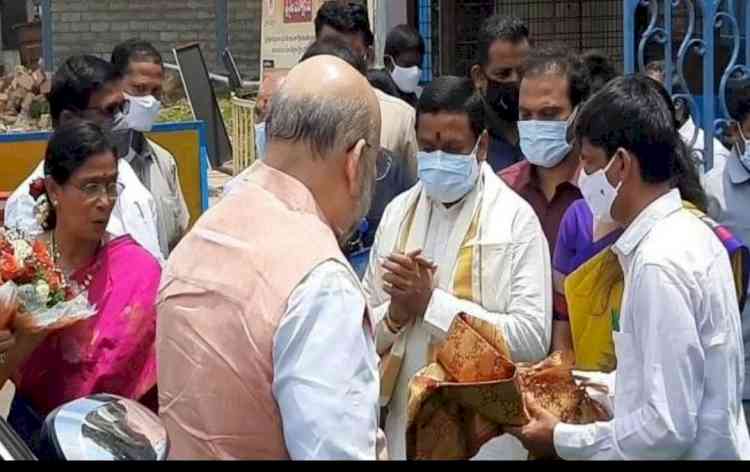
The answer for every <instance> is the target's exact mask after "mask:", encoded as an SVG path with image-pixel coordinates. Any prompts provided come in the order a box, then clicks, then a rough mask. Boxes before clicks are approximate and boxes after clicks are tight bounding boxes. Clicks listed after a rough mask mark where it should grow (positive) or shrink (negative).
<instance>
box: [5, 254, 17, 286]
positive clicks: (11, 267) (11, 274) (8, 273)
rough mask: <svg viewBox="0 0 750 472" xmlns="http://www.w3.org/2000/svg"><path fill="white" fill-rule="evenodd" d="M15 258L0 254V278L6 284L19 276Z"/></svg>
mask: <svg viewBox="0 0 750 472" xmlns="http://www.w3.org/2000/svg"><path fill="white" fill-rule="evenodd" d="M21 272H22V271H21V267H19V265H18V262H17V261H16V258H15V257H13V256H12V255H9V254H0V278H1V279H2V280H3V281H4V282H7V281H9V280H15V279H16V277H18V276H19V275H20V274H21Z"/></svg>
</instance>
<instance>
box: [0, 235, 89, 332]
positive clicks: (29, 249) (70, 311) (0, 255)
mask: <svg viewBox="0 0 750 472" xmlns="http://www.w3.org/2000/svg"><path fill="white" fill-rule="evenodd" d="M94 314H96V309H95V308H94V307H93V306H92V305H91V304H89V302H88V299H87V293H85V291H80V292H78V291H76V290H75V289H74V288H73V287H72V286H71V285H69V284H67V283H66V282H65V277H64V276H63V274H62V272H61V271H60V270H59V269H58V268H57V267H55V264H54V261H53V259H52V257H51V256H50V253H49V249H48V248H47V245H46V244H45V243H44V242H42V241H40V240H33V239H31V238H29V237H27V236H26V235H24V234H23V233H22V232H20V231H16V230H3V229H0V329H3V328H5V327H8V326H11V325H12V326H13V328H14V329H20V330H24V331H43V330H44V331H47V330H56V329H60V328H64V327H66V326H69V325H71V324H73V323H76V322H78V321H80V320H83V319H86V318H90V317H91V316H93V315H94Z"/></svg>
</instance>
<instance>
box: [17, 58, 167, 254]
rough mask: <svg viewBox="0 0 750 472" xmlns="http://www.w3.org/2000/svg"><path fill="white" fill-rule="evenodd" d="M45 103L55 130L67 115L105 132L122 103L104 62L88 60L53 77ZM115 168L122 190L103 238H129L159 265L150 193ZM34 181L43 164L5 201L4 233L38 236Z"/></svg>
mask: <svg viewBox="0 0 750 472" xmlns="http://www.w3.org/2000/svg"><path fill="white" fill-rule="evenodd" d="M47 100H48V101H49V105H50V114H51V115H52V124H53V126H57V125H58V124H59V122H60V119H61V116H62V115H63V114H68V115H76V116H79V117H81V118H87V119H92V120H95V121H98V122H101V123H102V124H103V125H105V126H110V127H111V126H112V123H113V120H114V119H115V116H117V115H120V114H121V113H122V108H123V104H124V103H125V97H124V96H123V94H122V77H121V76H120V75H119V74H118V73H117V71H116V69H115V68H114V67H113V66H112V64H110V63H109V62H107V61H105V60H102V59H99V58H97V57H94V56H73V57H71V58H69V59H68V60H67V61H65V63H64V64H63V65H61V66H60V68H59V69H58V70H57V71H56V72H55V75H54V76H53V78H52V90H51V91H50V93H49V95H48V96H47ZM41 157H42V156H40V158H41ZM117 167H118V177H117V178H118V181H119V182H120V183H122V184H123V187H124V189H123V192H122V194H120V197H119V198H118V199H117V203H116V204H115V208H114V210H113V211H112V216H111V218H110V220H109V224H108V226H107V232H109V233H110V234H111V235H113V236H121V235H123V234H130V235H131V236H132V237H133V239H135V240H136V241H137V242H138V243H139V244H140V245H141V246H143V248H144V249H146V250H147V251H149V253H151V255H153V256H154V257H155V258H156V259H157V260H159V261H160V262H163V261H164V257H163V256H162V252H161V249H160V247H159V239H158V236H157V226H156V210H155V208H156V207H155V203H154V199H153V197H152V196H151V192H149V191H148V190H147V189H146V188H145V187H144V186H143V185H142V184H141V182H140V180H139V179H138V177H137V176H136V175H135V172H133V169H132V168H131V167H130V165H129V164H128V163H127V162H125V161H124V160H123V159H118V162H117ZM40 177H44V161H43V160H42V161H41V162H40V163H39V165H38V166H37V167H36V169H34V171H33V172H32V173H31V175H30V176H29V177H28V178H27V179H26V180H25V181H24V182H23V183H22V184H21V185H20V186H19V187H18V188H17V189H16V190H15V191H14V192H13V194H12V195H11V196H10V198H9V199H8V201H7V203H6V205H5V225H6V226H7V227H9V228H20V229H22V230H24V231H26V232H28V233H30V234H32V235H36V234H41V233H42V232H43V228H42V227H41V225H40V224H39V223H38V222H37V221H36V217H35V215H34V207H35V201H34V199H33V198H32V197H31V195H30V194H29V185H30V184H31V182H32V181H34V180H35V179H37V178H40Z"/></svg>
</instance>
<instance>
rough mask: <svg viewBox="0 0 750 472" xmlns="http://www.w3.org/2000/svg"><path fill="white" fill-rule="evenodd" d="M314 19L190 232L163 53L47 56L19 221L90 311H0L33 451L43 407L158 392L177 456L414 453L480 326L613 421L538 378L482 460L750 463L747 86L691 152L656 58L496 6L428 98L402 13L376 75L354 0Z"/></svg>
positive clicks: (18, 410)
mask: <svg viewBox="0 0 750 472" xmlns="http://www.w3.org/2000/svg"><path fill="white" fill-rule="evenodd" d="M478 26H479V25H478ZM315 37H316V39H315V41H314V42H313V43H312V44H311V45H310V46H309V48H308V49H307V51H306V52H305V54H304V55H303V56H302V57H301V58H300V61H299V63H298V65H296V66H295V67H294V68H292V69H291V70H290V71H288V72H277V73H275V74H272V75H269V76H267V77H266V78H265V79H264V81H263V83H262V85H261V87H260V90H259V95H258V99H257V101H256V110H255V119H256V132H255V136H256V149H257V155H258V157H259V159H258V161H257V162H256V163H255V164H253V165H252V166H251V167H250V168H248V169H247V170H245V171H243V172H242V173H240V174H239V175H238V176H237V177H235V178H234V179H233V180H232V181H231V182H230V183H229V184H228V185H227V187H226V192H225V196H224V197H223V198H222V199H221V200H220V201H219V202H218V203H217V204H216V205H215V206H214V207H212V208H210V209H209V210H208V211H207V212H206V213H205V214H204V215H202V216H201V218H200V219H198V221H197V223H195V224H194V226H193V227H192V228H190V229H188V222H189V220H190V217H189V214H188V211H187V207H186V205H185V200H184V198H183V195H182V190H181V189H180V184H179V176H178V170H177V165H176V162H175V159H174V157H173V156H172V155H171V154H170V153H169V152H168V151H167V150H165V149H164V148H162V147H160V146H159V145H158V144H157V143H155V142H153V141H151V140H149V139H148V138H147V137H146V135H145V134H144V133H147V132H148V131H149V130H150V129H151V127H152V125H153V123H154V121H155V119H156V117H157V115H158V113H159V110H160V101H159V98H160V93H161V82H162V80H163V75H164V71H163V66H162V60H161V56H160V55H159V53H158V51H156V50H155V49H154V48H153V46H151V45H150V44H148V43H147V42H143V41H139V40H131V41H127V42H125V43H123V44H122V45H119V46H117V48H115V50H114V52H113V54H112V60H111V61H110V62H107V61H105V60H102V59H98V58H96V57H93V56H75V57H71V58H70V59H68V60H67V61H65V62H64V63H63V64H62V65H61V66H60V68H59V69H58V70H57V71H56V73H55V74H54V77H53V81H52V90H51V92H50V93H49V96H48V100H49V104H50V110H51V113H52V118H53V123H54V127H55V130H54V133H53V135H52V137H51V139H50V141H49V143H48V146H47V151H46V154H45V156H44V160H43V162H42V163H40V165H39V167H38V168H37V169H35V170H34V171H33V173H32V174H31V175H30V176H29V177H28V179H27V180H26V181H25V182H23V183H22V184H21V185H20V186H19V188H18V189H17V190H16V191H15V192H14V193H13V195H12V196H11V198H10V200H9V201H8V203H7V206H6V220H5V226H6V227H8V228H19V229H22V230H24V231H25V232H27V233H29V234H32V235H34V236H35V237H38V238H40V239H41V240H42V241H44V242H45V243H46V244H48V246H49V247H50V249H51V253H52V254H53V255H54V258H55V262H56V264H57V265H58V266H59V267H60V268H61V269H62V270H63V272H64V274H65V276H66V278H67V279H69V280H72V281H75V282H76V283H78V284H80V285H82V286H84V287H85V288H87V290H88V297H89V301H90V302H91V303H92V304H94V305H95V306H96V307H97V315H96V316H94V317H93V318H90V319H88V320H85V321H81V322H79V323H77V324H75V325H73V326H71V327H67V328H64V329H60V330H56V331H53V332H47V331H35V332H25V331H24V330H23V329H16V328H13V327H8V328H6V330H4V331H0V386H2V385H3V384H4V383H5V382H6V381H9V380H10V381H13V382H14V384H15V385H16V388H17V392H16V395H15V398H14V400H13V404H12V406H11V412H10V416H9V422H10V424H11V425H12V426H13V427H14V428H15V429H16V430H17V431H18V432H19V433H20V434H21V435H22V436H23V438H24V440H25V441H27V443H28V444H29V445H30V446H31V447H32V448H34V447H35V445H36V444H37V441H38V438H39V432H40V430H41V428H42V423H43V420H44V416H45V415H46V414H47V413H49V412H50V411H52V410H53V409H55V408H56V407H58V406H60V405H62V404H64V403H66V402H68V401H70V400H73V399H76V398H80V397H82V396H86V395H89V394H93V393H99V392H107V393H113V394H117V395H121V396H124V397H127V398H132V399H135V400H138V401H140V402H141V403H143V404H144V405H146V406H148V407H150V408H151V409H152V410H153V411H154V412H157V413H158V414H159V415H160V417H161V419H162V421H163V422H164V424H165V426H166V429H167V431H168V433H169V437H170V442H171V453H170V455H171V457H172V458H175V459H295V460H299V459H363V460H375V459H391V460H401V459H407V458H410V454H409V451H408V448H407V444H406V437H407V428H408V421H409V418H410V415H411V414H412V411H411V410H412V408H413V406H412V404H411V402H410V391H411V387H412V380H413V379H414V377H415V376H416V375H418V373H420V371H422V370H423V369H424V368H425V367H426V366H428V364H430V362H432V360H433V359H434V358H435V352H436V350H437V349H439V348H440V346H441V343H442V342H443V341H444V340H445V339H446V338H447V337H449V336H450V335H451V333H452V332H453V330H454V329H455V326H456V321H457V320H458V319H459V318H462V317H464V316H470V317H473V318H476V319H479V320H481V321H482V322H484V323H488V324H489V325H491V326H493V327H494V329H495V330H496V333H497V334H498V336H500V337H501V338H502V340H503V343H504V345H505V346H507V350H508V352H509V355H510V357H511V358H512V359H511V360H512V361H513V362H516V363H536V362H539V361H542V360H544V359H545V358H547V357H548V356H549V355H550V353H552V352H563V353H571V355H572V356H574V358H575V366H576V369H578V371H582V372H585V373H588V374H589V375H590V376H591V378H596V379H597V381H598V382H600V383H603V384H605V385H606V386H607V387H608V392H609V394H608V398H609V400H610V404H609V406H608V408H609V413H610V415H611V419H610V420H609V421H600V422H595V423H590V424H567V423H565V422H563V421H561V420H560V418H557V417H556V416H554V415H553V414H551V413H550V412H549V411H547V410H545V409H544V407H542V406H541V405H539V404H537V403H535V402H534V401H533V400H532V399H528V398H527V400H526V411H527V414H528V416H529V422H528V423H527V424H525V425H523V426H508V425H506V426H503V427H502V428H501V429H500V430H499V432H498V433H497V434H495V435H493V437H488V438H486V441H485V442H484V444H483V445H482V447H481V448H480V449H479V450H478V451H477V453H476V455H475V457H476V458H482V459H501V460H502V459H511V458H527V457H533V458H562V459H569V460H573V459H750V435H749V434H748V426H747V422H748V412H750V377H748V375H747V372H748V367H750V362H748V357H747V356H748V352H750V351H748V349H750V347H748V346H747V342H748V341H750V308H749V307H748V306H747V305H746V303H745V301H746V296H747V293H748V278H749V274H750V269H749V268H748V264H750V259H749V258H750V250H748V246H747V244H746V243H745V242H746V241H750V212H748V211H747V208H748V205H749V204H750V185H749V184H750V140H749V139H748V138H746V137H750V83H749V82H747V81H741V80H737V81H734V82H733V83H732V84H731V87H730V90H729V92H728V94H727V97H728V102H729V103H728V109H729V113H730V115H731V116H730V118H731V123H732V124H731V126H730V127H729V133H728V142H729V144H730V147H729V148H727V147H724V145H723V144H722V143H720V142H718V141H717V142H715V143H714V145H713V146H714V150H715V152H714V155H715V156H718V158H716V159H715V165H714V166H713V168H712V169H710V171H708V172H704V166H703V164H704V159H703V152H704V150H705V147H706V143H704V138H703V133H702V132H701V130H700V129H699V128H698V126H697V125H696V124H695V122H694V121H693V120H692V119H691V118H690V115H689V113H686V105H685V103H683V102H680V101H679V100H673V98H672V97H671V96H670V94H669V93H668V92H667V91H666V89H665V88H664V87H663V85H662V83H663V82H664V72H663V67H660V64H659V63H658V62H654V63H651V64H649V67H648V68H647V70H646V71H645V73H644V74H635V75H628V76H622V75H620V74H618V72H617V70H616V68H615V67H614V66H613V65H612V64H611V63H610V61H609V59H608V58H607V57H606V56H605V55H603V54H601V53H599V52H597V51H587V52H583V53H578V52H574V51H571V50H570V49H569V48H564V47H561V46H556V45H538V44H535V42H534V40H533V39H534V38H533V37H530V35H529V30H528V28H527V27H526V25H525V24H524V22H523V21H522V20H521V19H518V18H515V17H512V16H503V15H497V16H493V17H490V18H487V19H486V20H485V21H484V22H483V24H482V25H481V27H480V28H479V49H478V55H477V57H476V60H475V64H474V65H473V66H472V67H471V68H470V73H469V74H468V76H467V77H457V76H441V77H437V78H435V79H434V80H433V81H431V82H430V83H427V84H422V85H423V88H422V87H421V86H420V77H421V75H422V71H421V70H420V65H421V64H422V59H423V57H424V54H425V45H424V40H423V39H422V38H421V37H420V35H419V33H418V32H417V31H416V30H415V29H413V28H411V27H409V26H406V25H401V26H398V27H396V28H394V29H393V30H392V31H391V32H390V33H389V34H388V36H387V38H386V44H385V57H384V59H385V60H384V63H385V68H384V69H382V70H374V69H372V67H371V66H372V64H373V62H374V61H373V47H372V46H373V39H374V38H373V34H372V31H371V29H370V24H369V20H368V16H367V10H366V8H364V7H363V6H361V5H359V4H358V3H355V2H341V1H338V0H333V1H328V2H325V3H324V4H323V6H322V7H321V8H320V10H319V11H318V13H317V16H316V19H315ZM40 188H41V189H42V190H41V192H40V191H39V189H40ZM40 195H43V196H44V198H40ZM462 354H463V355H465V356H466V357H467V358H469V357H471V355H472V353H471V352H465V353H462ZM605 403H606V402H605ZM453 439H455V438H453ZM458 440H459V441H460V438H458Z"/></svg>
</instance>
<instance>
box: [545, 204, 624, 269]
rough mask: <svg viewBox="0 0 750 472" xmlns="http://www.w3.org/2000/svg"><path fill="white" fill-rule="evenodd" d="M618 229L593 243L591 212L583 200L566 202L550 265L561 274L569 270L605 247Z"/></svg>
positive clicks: (618, 234)
mask: <svg viewBox="0 0 750 472" xmlns="http://www.w3.org/2000/svg"><path fill="white" fill-rule="evenodd" d="M620 234H622V230H618V231H613V232H611V233H609V234H608V235H606V236H605V237H603V238H602V239H600V240H599V241H596V242H594V215H593V214H592V213H591V209H590V208H589V206H588V205H587V204H586V201H585V200H583V199H580V200H576V201H575V202H573V204H571V205H570V207H569V208H568V210H567V211H566V212H565V215H564V216H563V219H562V223H560V231H559V232H558V234H557V245H556V246H555V253H554V255H553V258H552V268H553V269H554V270H556V271H557V272H559V273H561V274H563V275H569V274H571V273H573V272H574V271H575V270H576V269H577V268H579V267H580V266H581V265H583V263H584V262H586V261H588V260H589V259H591V258H592V257H594V256H595V255H597V254H598V253H600V252H601V251H602V250H604V249H606V248H607V247H608V246H611V245H612V244H614V242H615V241H617V238H619V237H620Z"/></svg>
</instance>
